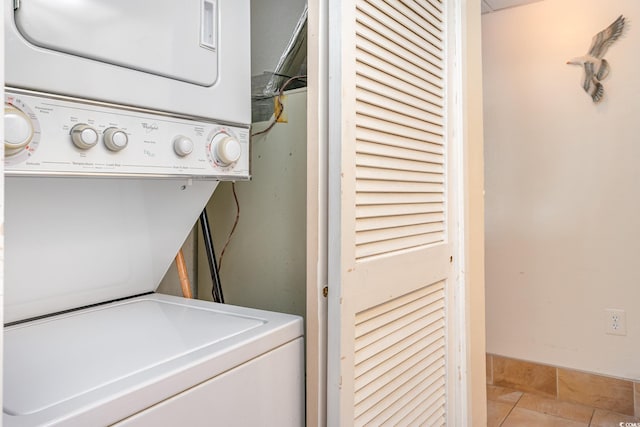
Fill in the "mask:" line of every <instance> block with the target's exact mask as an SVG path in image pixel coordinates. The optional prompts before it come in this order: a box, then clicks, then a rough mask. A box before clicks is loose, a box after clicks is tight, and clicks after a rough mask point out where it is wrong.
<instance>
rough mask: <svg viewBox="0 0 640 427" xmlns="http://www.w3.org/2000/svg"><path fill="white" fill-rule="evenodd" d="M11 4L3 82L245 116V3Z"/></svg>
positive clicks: (230, 118) (104, 0) (122, 0)
mask: <svg viewBox="0 0 640 427" xmlns="http://www.w3.org/2000/svg"><path fill="white" fill-rule="evenodd" d="M17 3H18V4H19V7H18V8H17V9H15V10H14V0H4V17H5V18H4V19H5V25H4V27H5V56H6V58H7V59H6V61H5V84H6V85H7V86H11V87H16V88H22V89H28V90H35V91H40V92H45V93H53V94H60V95H67V96H73V97H77V98H85V99H91V100H97V101H104V102H110V103H115V104H122V105H127V106H134V107H141V108H149V109H152V110H158V111H166V112H171V113H176V114H183V115H188V116H194V117H202V118H208V119H213V120H217V121H219V122H223V123H225V124H241V125H248V124H250V123H251V104H250V99H251V98H250V97H251V93H250V90H251V87H250V81H251V75H250V73H251V71H250V70H251V66H250V62H251V55H250V45H251V41H250V28H249V22H250V11H249V0H232V1H228V0H225V1H221V0H190V1H185V2H177V1H171V0H162V1H154V2H140V1H127V0H118V1H113V0H77V1H73V2H67V1H65V2H55V1H54V2H51V1H45V0H34V1H29V2H26V1H24V2H17ZM83 11H84V12H83ZM83 14H84V16H81V15H83ZM207 14H213V15H214V16H213V17H212V18H211V19H209V18H208V15H207ZM16 21H17V22H16ZM18 26H19V27H20V28H19V27H18ZM23 32H24V34H23ZM212 82H213V83H212Z"/></svg>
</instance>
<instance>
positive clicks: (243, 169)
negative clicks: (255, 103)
mask: <svg viewBox="0 0 640 427" xmlns="http://www.w3.org/2000/svg"><path fill="white" fill-rule="evenodd" d="M4 126H5V141H4V147H5V171H6V172H7V173H8V174H11V173H20V174H43V173H44V174H46V173H51V174H69V175H76V174H97V175H102V174H106V175H120V174H122V175H156V176H187V177H196V178H212V179H220V180H242V179H249V177H250V175H249V157H250V156H249V139H250V135H249V129H248V128H243V127H237V126H227V125H220V124H216V123H214V122H207V121H200V120H190V119H187V118H179V117H173V116H170V115H164V114H155V113H152V112H147V111H138V110H133V109H120V108H116V107H113V106H111V105H106V104H100V103H90V102H87V103H85V102H81V101H76V100H73V99H67V98H56V97H49V96H41V95H40V94H33V93H22V92H21V91H20V92H15V93H14V92H12V91H7V92H5V110H4Z"/></svg>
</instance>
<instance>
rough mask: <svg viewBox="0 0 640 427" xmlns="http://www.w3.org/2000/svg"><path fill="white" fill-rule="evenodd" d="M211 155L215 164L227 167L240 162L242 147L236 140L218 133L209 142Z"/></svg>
mask: <svg viewBox="0 0 640 427" xmlns="http://www.w3.org/2000/svg"><path fill="white" fill-rule="evenodd" d="M211 153H212V154H213V156H214V158H215V160H216V163H218V164H220V165H222V166H229V165H231V164H233V163H235V162H237V161H238V160H240V155H241V154H242V147H241V146H240V143H239V142H238V140H237V139H235V138H234V137H232V136H231V135H229V134H227V133H224V132H220V133H219V134H217V135H215V136H214V137H213V139H212V140H211Z"/></svg>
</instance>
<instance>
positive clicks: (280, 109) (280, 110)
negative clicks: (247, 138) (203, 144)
mask: <svg viewBox="0 0 640 427" xmlns="http://www.w3.org/2000/svg"><path fill="white" fill-rule="evenodd" d="M306 78H307V76H306V75H298V76H293V77H289V79H288V80H287V81H285V82H284V83H283V85H282V87H280V90H279V91H278V95H277V96H276V102H277V103H278V112H277V114H275V115H274V118H273V121H272V122H271V123H270V124H269V126H267V127H266V128H265V129H264V130H261V131H260V132H256V133H254V134H251V138H253V137H254V136H258V135H262V134H265V133H267V132H269V131H270V130H271V129H272V128H273V127H274V126H275V125H276V123H278V120H279V119H280V117H281V116H282V113H283V112H284V105H283V104H282V95H283V93H284V91H285V89H286V88H287V87H288V86H289V85H290V84H291V83H292V82H293V81H295V80H303V79H306ZM231 191H232V192H233V199H234V200H235V203H236V219H235V221H234V223H233V227H232V228H231V231H230V232H229V236H228V237H227V241H226V242H225V244H224V246H223V247H222V251H221V252H220V260H219V261H218V270H221V269H222V261H223V259H224V252H225V251H226V250H227V246H229V243H231V238H232V237H233V234H234V233H235V231H236V227H237V226H238V222H239V221H240V202H239V201H238V194H237V193H236V183H235V182H232V183H231Z"/></svg>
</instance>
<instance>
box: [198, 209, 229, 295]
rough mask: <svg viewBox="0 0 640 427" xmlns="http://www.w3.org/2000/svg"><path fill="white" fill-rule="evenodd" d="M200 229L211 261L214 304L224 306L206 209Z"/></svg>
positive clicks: (201, 216) (208, 258)
mask: <svg viewBox="0 0 640 427" xmlns="http://www.w3.org/2000/svg"><path fill="white" fill-rule="evenodd" d="M200 228H202V237H203V239H204V247H205V250H206V252H207V260H208V261H209V272H210V273H211V281H212V282H213V286H212V287H211V296H212V297H213V301H214V302H219V303H223V304H224V296H223V295H222V283H221V282H220V272H219V271H218V264H217V263H216V253H215V251H214V249H213V239H212V238H211V230H210V229H209V218H207V209H206V208H204V209H203V210H202V213H200Z"/></svg>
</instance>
